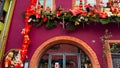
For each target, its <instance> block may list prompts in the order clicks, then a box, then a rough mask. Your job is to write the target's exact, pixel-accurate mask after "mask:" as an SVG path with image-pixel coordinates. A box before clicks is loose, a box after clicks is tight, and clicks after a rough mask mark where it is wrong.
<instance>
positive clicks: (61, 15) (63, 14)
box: [25, 2, 120, 30]
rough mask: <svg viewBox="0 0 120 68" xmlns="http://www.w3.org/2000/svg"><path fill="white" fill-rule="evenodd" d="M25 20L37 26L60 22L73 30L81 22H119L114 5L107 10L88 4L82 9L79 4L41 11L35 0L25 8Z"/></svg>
mask: <svg viewBox="0 0 120 68" xmlns="http://www.w3.org/2000/svg"><path fill="white" fill-rule="evenodd" d="M36 12H38V13H36ZM25 22H26V23H28V24H32V25H33V26H37V27H39V26H42V25H44V26H45V27H46V28H54V27H56V26H57V24H58V23H60V24H62V26H63V28H64V29H67V30H74V29H75V28H76V27H79V26H81V24H90V23H91V22H96V23H101V24H103V25H104V24H109V23H119V22H120V10H119V9H118V8H116V7H114V8H111V11H108V12H106V11H105V12H98V10H97V9H91V7H90V5H86V11H83V10H82V6H79V8H77V9H73V10H61V9H60V8H58V9H57V10H56V12H51V11H50V10H46V11H43V7H42V8H41V5H40V4H38V5H37V8H36V2H34V3H33V2H32V3H31V4H30V7H28V8H27V10H26V13H25Z"/></svg>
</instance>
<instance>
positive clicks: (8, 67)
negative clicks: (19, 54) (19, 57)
mask: <svg viewBox="0 0 120 68" xmlns="http://www.w3.org/2000/svg"><path fill="white" fill-rule="evenodd" d="M13 56H14V52H13V51H10V52H9V53H8V54H7V56H6V57H5V68H12V67H13V66H14V65H13Z"/></svg>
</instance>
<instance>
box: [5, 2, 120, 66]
mask: <svg viewBox="0 0 120 68" xmlns="http://www.w3.org/2000/svg"><path fill="white" fill-rule="evenodd" d="M57 1H60V0H57ZM60 2H62V1H60ZM64 4H66V3H64ZM28 6H29V0H16V6H15V10H14V14H13V18H12V23H11V27H10V31H9V36H8V41H7V45H6V51H8V50H9V49H11V48H17V49H18V48H21V43H22V35H21V30H22V28H24V19H23V18H22V16H21V14H22V12H24V11H25V9H26V8H27V7H28ZM105 29H109V31H110V32H111V33H112V35H113V37H112V38H111V39H113V40H114V39H115V40H117V39H120V26H119V27H118V24H109V25H98V24H95V23H92V24H91V25H87V26H85V27H84V28H83V27H81V28H79V29H77V30H76V31H74V32H70V31H66V30H64V29H62V27H61V25H60V24H59V25H58V26H57V27H56V28H54V29H50V30H48V29H46V28H45V27H44V26H42V27H39V28H36V27H33V28H32V29H31V32H30V38H31V41H32V42H31V45H30V47H29V52H28V59H29V60H30V59H31V57H32V55H33V53H34V51H35V50H36V48H38V47H39V46H40V45H41V44H42V43H43V42H45V41H46V40H48V39H50V38H52V37H55V36H73V37H76V38H79V39H81V40H83V41H84V42H86V43H87V44H88V45H89V46H90V47H91V48H92V49H93V50H94V51H95V52H96V55H97V57H98V60H99V62H100V65H101V68H103V66H104V65H103V59H102V56H103V55H102V42H101V41H100V36H102V35H103V34H104V30H105ZM93 40H95V43H93V42H92V41H93Z"/></svg>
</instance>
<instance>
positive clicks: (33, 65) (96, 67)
mask: <svg viewBox="0 0 120 68" xmlns="http://www.w3.org/2000/svg"><path fill="white" fill-rule="evenodd" d="M58 43H70V44H74V45H76V46H78V47H79V48H81V49H82V50H83V51H84V52H85V53H86V54H87V55H88V57H89V58H90V60H91V63H92V66H93V68H101V67H100V64H99V61H98V58H97V56H96V53H95V52H94V51H93V50H92V48H91V47H90V46H89V45H88V44H86V43H85V42H84V41H82V40H80V39H78V38H76V37H71V36H57V37H53V38H51V39H48V40H47V41H45V42H44V43H42V44H41V45H40V46H39V47H38V48H37V49H36V51H35V52H34V54H33V56H32V58H31V60H30V66H29V67H30V68H38V63H39V58H40V57H42V54H43V53H44V51H45V50H47V49H48V48H50V47H51V46H53V45H54V44H58Z"/></svg>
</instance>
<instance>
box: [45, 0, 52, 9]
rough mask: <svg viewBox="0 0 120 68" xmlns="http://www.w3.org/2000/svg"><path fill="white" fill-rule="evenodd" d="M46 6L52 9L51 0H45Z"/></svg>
mask: <svg viewBox="0 0 120 68" xmlns="http://www.w3.org/2000/svg"><path fill="white" fill-rule="evenodd" d="M46 7H50V8H51V9H52V7H53V5H52V0H46Z"/></svg>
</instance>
